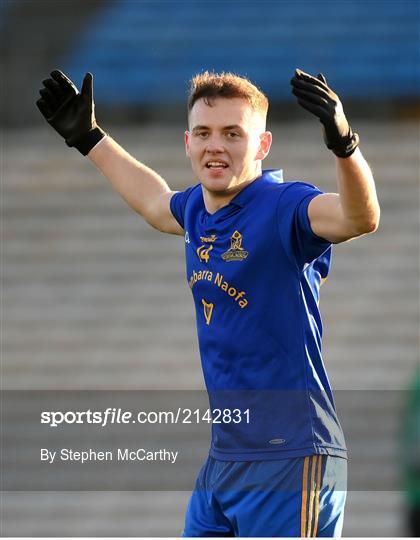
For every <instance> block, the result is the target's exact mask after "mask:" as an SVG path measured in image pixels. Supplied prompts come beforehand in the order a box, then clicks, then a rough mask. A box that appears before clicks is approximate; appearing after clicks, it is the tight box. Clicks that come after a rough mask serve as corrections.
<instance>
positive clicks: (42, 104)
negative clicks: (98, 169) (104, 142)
mask: <svg viewBox="0 0 420 540" xmlns="http://www.w3.org/2000/svg"><path fill="white" fill-rule="evenodd" d="M42 84H43V85H44V88H42V89H41V90H40V91H39V93H40V94H41V99H38V101H37V102H36V104H37V106H38V109H39V110H40V111H41V113H42V115H43V116H44V118H45V119H46V121H47V122H48V123H49V124H50V125H51V126H52V127H53V128H54V129H55V130H56V131H57V132H58V133H59V134H60V135H61V136H62V137H64V139H65V141H66V144H67V145H68V146H74V147H75V148H77V150H79V152H81V153H82V154H83V155H84V156H86V155H87V154H88V153H89V152H90V150H92V148H93V147H94V146H95V145H96V144H97V143H98V142H99V141H100V140H101V139H102V138H103V137H105V135H106V133H105V132H104V131H103V130H102V129H101V128H100V127H99V126H98V125H97V124H96V119H95V104H94V103H93V77H92V74H91V73H86V75H85V78H84V79H83V84H82V91H81V92H80V93H79V91H78V90H77V88H76V86H75V85H74V84H73V83H72V81H71V80H70V79H69V78H68V77H66V75H64V73H62V72H61V71H59V70H55V71H52V72H51V79H45V81H42Z"/></svg>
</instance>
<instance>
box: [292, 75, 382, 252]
mask: <svg viewBox="0 0 420 540" xmlns="http://www.w3.org/2000/svg"><path fill="white" fill-rule="evenodd" d="M291 84H292V86H293V93H294V94H295V96H296V97H297V98H298V103H299V104H300V105H301V106H302V107H303V108H304V109H306V110H308V111H309V112H311V113H312V114H314V115H315V116H317V117H318V119H319V120H320V122H321V124H322V126H323V133H324V141H325V143H326V145H327V147H328V148H329V149H330V150H332V151H333V152H334V154H335V156H336V158H335V160H336V174H337V190H338V193H325V194H322V195H318V196H317V197H314V198H313V199H312V201H311V202H310V204H309V206H308V217H309V221H310V223H311V228H312V230H313V231H314V233H315V234H317V235H318V236H321V237H322V238H325V239H326V240H329V241H330V242H333V243H339V242H345V241H346V240H350V239H351V238H355V237H357V236H361V235H363V234H367V233H371V232H374V231H376V230H377V228H378V225H379V217H380V208H379V203H378V198H377V196H376V189H375V182H374V179H373V175H372V172H371V170H370V167H369V165H368V164H367V162H366V160H365V159H364V157H363V155H362V153H361V151H360V149H359V148H358V145H359V137H358V135H357V134H356V133H353V131H352V129H351V127H350V126H349V124H348V122H347V119H346V117H345V115H344V111H343V107H342V104H341V102H340V99H339V98H338V96H337V95H336V94H335V93H334V92H333V91H332V90H331V88H329V86H328V85H327V81H326V80H325V77H324V76H323V75H321V74H319V75H318V77H312V76H311V75H308V74H307V73H304V72H303V71H300V70H296V73H295V76H294V77H293V78H292V80H291Z"/></svg>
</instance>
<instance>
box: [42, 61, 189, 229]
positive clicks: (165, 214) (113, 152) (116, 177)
mask: <svg viewBox="0 0 420 540" xmlns="http://www.w3.org/2000/svg"><path fill="white" fill-rule="evenodd" d="M43 86H44V87H43V88H42V89H41V90H40V94H41V98H40V99H39V100H38V101H37V106H38V108H39V110H40V111H41V113H42V114H43V116H44V118H45V119H46V120H47V122H48V123H49V124H50V125H51V126H52V127H53V128H54V129H55V130H56V131H57V132H58V133H59V134H60V135H61V136H62V137H63V138H64V139H65V141H66V144H67V145H68V146H73V147H75V148H76V149H77V150H79V152H81V153H82V154H83V155H84V156H86V155H87V156H88V157H89V159H90V160H91V161H92V162H93V163H94V164H95V165H96V166H97V167H98V169H99V170H100V171H101V172H102V173H103V174H104V175H105V176H106V177H107V178H108V180H109V181H110V182H111V184H112V185H113V187H114V189H115V190H116V191H117V192H118V193H119V194H120V195H121V196H122V197H123V199H124V200H125V201H126V202H127V203H128V204H129V205H130V206H131V207H132V208H133V209H134V210H135V211H136V212H138V213H139V214H140V215H141V216H143V218H144V219H145V220H146V221H147V222H148V223H150V225H152V227H155V228H156V229H158V230H160V231H162V232H167V233H172V234H180V235H181V234H183V230H182V228H181V227H180V225H179V224H178V223H177V221H176V220H175V218H174V217H173V215H172V213H171V210H170V206H169V201H170V199H171V197H172V195H173V193H174V192H173V191H171V190H170V189H169V187H168V185H167V183H166V182H165V180H164V179H163V178H161V177H160V176H159V175H158V174H157V173H156V172H155V171H153V170H152V169H150V168H149V167H147V166H146V165H144V164H142V163H140V162H139V161H137V160H136V159H134V158H133V157H132V156H131V155H130V154H129V153H128V152H126V151H125V150H124V149H123V148H122V147H121V146H120V145H119V144H118V143H116V142H115V141H114V140H113V139H111V137H109V136H108V135H106V133H105V132H104V131H103V130H102V129H101V128H100V127H99V126H98V125H97V123H96V119H95V106H94V102H93V78H92V75H91V74H90V73H87V74H86V75H85V78H84V79H83V84H82V89H81V92H79V91H78V89H77V88H76V86H75V85H74V84H73V82H72V81H71V80H70V79H69V78H68V77H66V75H64V73H62V72H61V71H58V70H55V71H53V72H51V78H49V79H46V80H44V81H43Z"/></svg>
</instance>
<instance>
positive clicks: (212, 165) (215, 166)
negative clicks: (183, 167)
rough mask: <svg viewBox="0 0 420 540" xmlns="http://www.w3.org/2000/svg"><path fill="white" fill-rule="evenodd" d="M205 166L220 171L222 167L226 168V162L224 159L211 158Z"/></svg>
mask: <svg viewBox="0 0 420 540" xmlns="http://www.w3.org/2000/svg"><path fill="white" fill-rule="evenodd" d="M206 167H207V169H213V170H216V171H220V170H222V169H227V168H228V164H227V163H225V162H224V161H219V160H211V161H207V163H206Z"/></svg>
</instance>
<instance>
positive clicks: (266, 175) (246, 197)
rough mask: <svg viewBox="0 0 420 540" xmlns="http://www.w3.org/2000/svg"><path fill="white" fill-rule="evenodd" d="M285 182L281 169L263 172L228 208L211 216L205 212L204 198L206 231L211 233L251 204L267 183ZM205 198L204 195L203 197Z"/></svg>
mask: <svg viewBox="0 0 420 540" xmlns="http://www.w3.org/2000/svg"><path fill="white" fill-rule="evenodd" d="M282 182H283V171H282V170H281V169H266V170H264V171H263V172H262V175H261V176H259V177H258V178H256V179H255V180H254V181H253V182H251V184H249V185H248V186H246V187H245V188H244V189H243V190H242V191H240V192H239V193H238V194H237V195H235V197H234V198H233V199H232V200H231V201H230V203H229V204H227V205H226V206H222V208H219V210H217V211H216V212H215V213H214V214H209V213H208V212H207V211H206V210H205V205H204V198H203V199H202V201H203V207H204V213H203V214H202V218H201V219H202V222H203V226H204V227H205V230H206V231H211V230H212V228H213V227H215V226H217V225H218V224H219V223H221V222H222V221H224V220H225V219H227V218H229V217H230V216H232V215H233V214H235V213H237V212H239V210H240V209H241V208H243V207H244V206H246V205H247V204H248V203H250V202H251V201H252V200H253V199H254V198H255V194H256V193H257V191H258V190H259V189H260V188H261V187H262V186H263V185H266V184H267V183H271V184H273V183H275V184H280V183H282ZM201 196H202V197H203V195H201Z"/></svg>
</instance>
